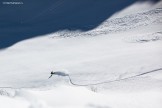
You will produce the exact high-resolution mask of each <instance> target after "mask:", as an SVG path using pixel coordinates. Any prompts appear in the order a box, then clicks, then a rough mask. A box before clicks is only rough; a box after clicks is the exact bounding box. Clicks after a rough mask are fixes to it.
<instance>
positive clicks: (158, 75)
mask: <svg viewBox="0 0 162 108" xmlns="http://www.w3.org/2000/svg"><path fill="white" fill-rule="evenodd" d="M159 4H161V2H160V3H159ZM159 4H157V5H156V6H154V7H152V8H151V9H146V11H144V10H142V11H141V12H138V13H134V14H133V13H131V14H129V15H128V14H127V15H125V16H121V17H119V16H115V17H114V18H110V19H108V20H106V21H105V22H103V24H102V25H100V26H99V27H97V28H96V29H94V30H91V31H88V32H81V31H76V32H71V31H60V32H58V33H54V34H49V35H47V36H44V37H39V38H33V39H30V40H25V41H22V42H19V43H17V44H15V45H14V46H12V47H10V48H8V49H5V50H1V51H0V66H1V68H0V74H1V75H0V95H2V96H0V108H161V107H162V103H161V102H162V92H161V90H162V30H161V28H162V8H160V7H159V6H161V5H159ZM119 14H120V13H119ZM51 71H54V72H56V74H55V75H53V76H52V77H51V78H50V79H48V77H49V76H50V72H51Z"/></svg>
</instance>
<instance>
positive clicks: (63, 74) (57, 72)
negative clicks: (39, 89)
mask: <svg viewBox="0 0 162 108" xmlns="http://www.w3.org/2000/svg"><path fill="white" fill-rule="evenodd" d="M54 74H55V75H58V76H69V74H66V73H64V72H61V71H56V72H53V71H52V72H51V76H50V77H49V78H51V77H52V75H54ZM49 78H48V79H49Z"/></svg>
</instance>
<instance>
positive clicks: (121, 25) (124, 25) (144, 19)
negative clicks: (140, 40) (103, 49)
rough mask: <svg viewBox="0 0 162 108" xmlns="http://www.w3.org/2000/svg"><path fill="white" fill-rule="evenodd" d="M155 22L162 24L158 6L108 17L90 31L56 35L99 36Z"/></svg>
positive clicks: (160, 9) (161, 9)
mask: <svg viewBox="0 0 162 108" xmlns="http://www.w3.org/2000/svg"><path fill="white" fill-rule="evenodd" d="M154 24H162V8H156V9H154V10H150V11H147V12H142V13H137V14H132V15H127V16H124V17H122V18H115V19H108V20H106V21H104V23H103V24H102V25H101V26H99V27H97V29H95V30H91V31H88V32H84V33H82V32H79V31H78V32H70V33H69V32H58V34H56V36H59V37H60V36H62V37H71V36H74V37H77V36H98V35H102V34H109V33H116V32H122V31H126V30H132V29H133V28H138V27H140V28H142V27H145V26H152V25H154Z"/></svg>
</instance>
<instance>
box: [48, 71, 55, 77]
mask: <svg viewBox="0 0 162 108" xmlns="http://www.w3.org/2000/svg"><path fill="white" fill-rule="evenodd" d="M53 74H55V72H53V71H52V72H51V76H50V77H49V78H51V77H52V75H53ZM49 78H48V79H49Z"/></svg>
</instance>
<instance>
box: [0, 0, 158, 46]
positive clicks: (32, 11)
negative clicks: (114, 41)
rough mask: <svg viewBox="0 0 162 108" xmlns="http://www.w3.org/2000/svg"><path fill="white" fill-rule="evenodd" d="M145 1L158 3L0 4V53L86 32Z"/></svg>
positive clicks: (27, 0)
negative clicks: (23, 43)
mask: <svg viewBox="0 0 162 108" xmlns="http://www.w3.org/2000/svg"><path fill="white" fill-rule="evenodd" d="M146 1H149V3H150V5H154V4H157V3H158V2H159V1H160V0H124V1H121V0H41V1H36V0H35V1H34V0H1V1H0V49H4V48H8V47H10V46H12V45H14V44H15V43H17V42H20V41H23V40H26V39H30V38H33V37H38V36H42V35H45V34H49V33H54V32H57V31H62V30H72V31H75V30H81V31H89V30H92V29H94V28H96V27H98V26H99V25H100V24H102V23H103V22H104V21H105V20H106V19H108V18H110V17H111V16H112V15H114V14H115V13H117V12H119V11H120V10H122V9H125V8H126V7H128V6H130V5H132V4H133V3H135V2H142V3H143V2H146ZM5 2H22V3H23V4H20V5H11V4H10V5H7V4H5Z"/></svg>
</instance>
